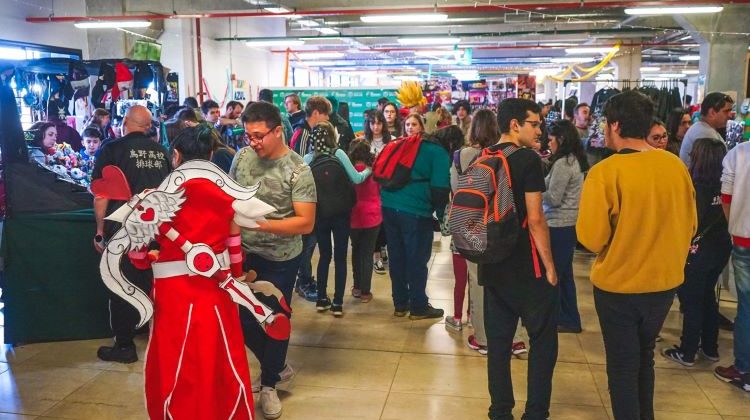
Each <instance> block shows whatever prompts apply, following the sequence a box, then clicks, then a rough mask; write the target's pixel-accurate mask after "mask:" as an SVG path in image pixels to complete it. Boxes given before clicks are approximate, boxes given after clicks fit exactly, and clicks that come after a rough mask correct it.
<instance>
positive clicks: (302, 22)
mask: <svg viewBox="0 0 750 420" xmlns="http://www.w3.org/2000/svg"><path fill="white" fill-rule="evenodd" d="M297 23H299V24H300V25H302V26H307V27H308V28H314V27H316V26H320V23H318V22H316V21H314V20H312V19H299V20H297Z"/></svg>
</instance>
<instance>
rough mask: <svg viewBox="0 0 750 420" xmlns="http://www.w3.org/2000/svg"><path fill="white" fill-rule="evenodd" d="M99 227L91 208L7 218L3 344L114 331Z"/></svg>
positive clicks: (79, 337)
mask: <svg viewBox="0 0 750 420" xmlns="http://www.w3.org/2000/svg"><path fill="white" fill-rule="evenodd" d="M95 232H96V223H95V222H94V212H93V210H92V209H86V210H78V211H70V212H63V213H46V214H17V215H15V216H13V217H10V218H8V219H6V221H5V226H4V229H3V257H4V261H5V272H4V285H3V301H4V302H5V308H4V314H5V343H11V344H14V343H33V342H40V341H58V340H84V339H92V338H102V337H109V336H111V335H112V331H111V329H110V327H109V310H108V309H107V292H106V289H105V288H104V283H102V280H101V277H100V275H99V259H100V258H101V257H100V255H99V254H97V253H96V251H94V247H93V244H92V242H91V241H92V238H93V237H94V234H95Z"/></svg>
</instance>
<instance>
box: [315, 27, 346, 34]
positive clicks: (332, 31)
mask: <svg viewBox="0 0 750 420" xmlns="http://www.w3.org/2000/svg"><path fill="white" fill-rule="evenodd" d="M315 30H316V31H318V32H320V33H321V34H323V35H340V34H341V33H340V32H339V31H337V30H335V29H332V28H315Z"/></svg>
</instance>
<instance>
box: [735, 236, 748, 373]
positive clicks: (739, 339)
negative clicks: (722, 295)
mask: <svg viewBox="0 0 750 420" xmlns="http://www.w3.org/2000/svg"><path fill="white" fill-rule="evenodd" d="M732 265H733V266H734V282H735V284H736V285H737V318H735V320H734V367H735V368H737V370H739V371H740V372H750V248H746V247H742V246H736V245H735V246H734V248H733V249H732Z"/></svg>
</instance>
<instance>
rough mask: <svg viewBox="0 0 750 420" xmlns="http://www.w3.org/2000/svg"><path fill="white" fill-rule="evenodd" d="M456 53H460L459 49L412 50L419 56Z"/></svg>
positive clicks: (441, 55) (439, 55)
mask: <svg viewBox="0 0 750 420" xmlns="http://www.w3.org/2000/svg"><path fill="white" fill-rule="evenodd" d="M456 53H459V54H460V53H461V50H419V51H414V55H416V56H419V57H435V56H437V57H444V56H447V55H454V54H456Z"/></svg>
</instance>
